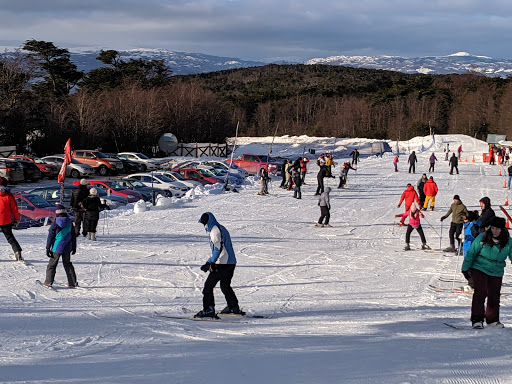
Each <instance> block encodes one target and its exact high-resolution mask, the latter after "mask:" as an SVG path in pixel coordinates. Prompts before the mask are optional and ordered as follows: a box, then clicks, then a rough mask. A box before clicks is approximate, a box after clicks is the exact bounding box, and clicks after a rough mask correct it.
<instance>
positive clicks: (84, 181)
mask: <svg viewBox="0 0 512 384" xmlns="http://www.w3.org/2000/svg"><path fill="white" fill-rule="evenodd" d="M87 184H89V182H88V181H87V180H85V179H82V180H80V185H87Z"/></svg>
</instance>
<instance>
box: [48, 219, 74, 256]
mask: <svg viewBox="0 0 512 384" xmlns="http://www.w3.org/2000/svg"><path fill="white" fill-rule="evenodd" d="M46 248H47V249H51V251H52V252H54V253H58V254H61V255H62V254H64V253H71V251H73V252H76V234H75V230H74V228H73V222H72V221H71V219H70V218H69V217H57V218H56V219H55V221H54V222H53V223H52V225H51V226H50V229H49V230H48V238H47V239H46Z"/></svg>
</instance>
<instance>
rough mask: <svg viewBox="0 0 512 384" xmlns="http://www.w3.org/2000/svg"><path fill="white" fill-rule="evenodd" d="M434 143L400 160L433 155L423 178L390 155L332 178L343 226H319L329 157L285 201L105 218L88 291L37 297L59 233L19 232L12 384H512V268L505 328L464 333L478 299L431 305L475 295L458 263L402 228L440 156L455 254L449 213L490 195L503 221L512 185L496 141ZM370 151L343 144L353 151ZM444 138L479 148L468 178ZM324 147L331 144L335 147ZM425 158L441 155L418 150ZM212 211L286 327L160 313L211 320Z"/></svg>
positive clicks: (259, 298)
mask: <svg viewBox="0 0 512 384" xmlns="http://www.w3.org/2000/svg"><path fill="white" fill-rule="evenodd" d="M436 138H438V140H439V142H438V144H436V145H431V143H430V141H429V140H430V138H428V137H427V138H419V139H416V140H411V141H409V142H401V143H400V147H401V149H402V150H404V149H406V148H409V149H410V150H416V152H417V153H419V163H418V166H417V172H416V174H409V173H407V171H406V162H407V155H404V154H402V155H401V156H400V163H399V170H400V172H398V173H395V172H393V165H392V160H393V156H392V155H391V154H387V153H386V154H384V155H383V157H382V158H380V157H365V156H362V157H361V161H360V163H359V165H358V171H357V172H354V171H350V172H349V176H348V183H347V185H348V188H346V189H338V188H337V185H338V178H335V179H326V186H331V187H332V188H333V190H332V192H331V204H332V210H331V224H333V225H335V226H336V227H335V228H312V225H313V224H314V223H315V222H316V221H317V219H318V217H319V215H320V209H319V207H318V206H317V201H318V199H317V197H316V196H313V194H314V192H315V190H316V183H315V179H316V171H317V167H316V166H315V165H314V161H312V162H311V163H310V167H309V168H310V171H309V173H308V175H307V177H306V181H307V182H308V184H307V185H305V186H304V187H303V188H302V192H303V198H302V200H295V199H293V198H292V195H293V191H285V190H282V189H280V188H278V185H279V182H280V180H275V182H274V183H273V185H272V187H271V189H270V193H271V196H257V195H256V193H257V189H258V187H259V184H258V182H257V181H255V180H254V179H253V178H252V177H250V178H249V179H248V181H247V182H246V184H245V186H244V188H242V189H241V190H240V193H238V194H235V193H231V194H230V193H227V194H209V195H208V194H198V195H197V196H196V198H194V199H191V200H186V199H182V200H181V201H179V202H178V203H176V204H175V205H173V207H172V208H170V209H166V210H151V211H148V212H143V213H139V214H134V213H133V212H132V211H129V210H124V211H123V210H120V211H112V212H110V213H109V217H108V222H107V219H104V220H100V223H99V226H98V239H99V240H98V241H97V242H95V243H93V242H88V241H87V240H85V239H84V238H82V237H80V238H79V239H78V252H77V254H76V255H74V256H73V263H74V265H75V269H76V271H77V276H78V281H79V283H80V285H81V287H80V288H78V289H68V288H67V287H65V285H66V279H65V274H64V271H63V268H62V265H59V266H58V268H57V275H56V282H55V286H56V291H52V290H49V289H46V288H44V287H41V286H39V285H37V284H36V283H35V280H36V279H39V280H44V274H45V270H46V264H47V258H46V256H45V251H44V246H45V242H46V234H47V227H46V228H33V229H28V230H24V231H16V232H15V235H16V237H17V238H18V240H19V242H20V243H21V244H22V247H23V249H24V251H23V252H24V256H25V258H26V259H27V260H28V261H29V262H30V265H28V266H24V265H22V264H18V263H15V262H13V261H12V260H10V259H8V258H7V257H4V259H3V260H0V276H1V279H0V288H1V289H0V297H1V299H2V300H1V303H2V304H1V306H0V327H1V329H2V333H1V335H0V351H1V352H0V382H1V383H2V384H4V383H5V384H11V383H12V384H14V383H16V384H18V383H35V384H42V383H52V384H59V383H66V384H67V383H70V382H72V383H86V384H96V383H97V384H100V383H101V384H104V383H128V384H131V383H140V382H144V383H155V384H156V383H158V384H160V383H183V384H189V383H205V382H207V383H209V384H216V383H219V384H220V383H222V384H224V383H226V382H227V381H233V380H232V379H233V377H235V378H236V381H237V382H238V381H240V382H244V383H245V384H253V383H254V384H261V383H263V382H264V383H276V384H277V383H315V384H317V383H318V384H323V383H329V384H330V383H379V384H380V383H382V384H387V383H389V384H394V383H410V384H421V383H424V384H434V383H435V384H437V383H444V384H459V383H460V384H487V383H490V384H495V383H500V384H503V383H512V375H511V374H510V357H511V356H512V342H511V341H512V340H511V339H512V333H511V332H510V329H511V327H512V321H511V320H512V312H511V310H510V304H511V303H512V278H511V277H510V275H511V270H510V266H507V268H506V271H505V278H504V285H503V289H502V292H503V293H504V294H508V296H505V297H504V298H503V299H502V301H501V321H502V322H503V323H505V325H506V326H507V328H505V329H504V330H495V329H484V330H482V331H473V330H467V331H460V330H453V329H450V328H448V327H446V326H445V325H444V324H443V322H449V323H452V324H464V325H468V324H469V315H470V305H471V295H467V294H464V295H463V294H455V293H448V292H434V291H432V290H430V289H429V288H428V285H429V284H430V283H432V284H434V282H435V285H438V286H443V287H453V286H455V287H458V286H461V285H462V283H460V282H450V281H440V280H439V277H440V276H445V277H446V276H455V277H457V278H460V277H461V275H460V266H461V262H462V260H461V258H457V257H456V256H453V257H447V256H445V255H443V254H442V253H434V252H431V253H427V252H422V251H420V250H417V249H418V248H419V247H420V246H421V244H420V240H419V236H418V235H417V233H416V232H413V234H412V238H411V245H412V246H413V248H416V250H413V251H408V252H406V251H402V249H403V244H404V238H405V230H404V228H400V227H398V226H397V225H396V223H397V222H398V221H397V219H394V218H393V215H395V214H397V213H401V212H403V206H402V207H401V208H400V209H397V208H396V205H397V203H398V200H399V198H400V195H401V193H402V192H403V190H404V189H405V186H406V184H407V183H411V184H413V185H416V183H417V181H418V180H419V178H420V177H421V174H422V173H423V172H424V171H426V170H427V169H428V157H429V156H430V154H431V152H432V151H433V150H435V151H436V155H437V157H438V159H439V162H438V164H437V166H436V172H435V173H433V174H432V175H433V176H434V179H435V181H436V182H437V183H438V186H439V190H440V193H439V195H438V197H437V198H436V210H435V211H433V212H431V211H426V212H425V216H426V219H425V220H423V221H422V224H423V228H424V231H425V235H426V238H427V243H428V244H429V245H430V246H431V247H432V248H439V246H440V237H439V235H440V234H441V228H442V227H441V222H440V221H439V218H440V217H441V216H442V215H443V214H444V213H445V212H446V211H447V210H448V209H449V205H450V204H451V202H452V197H453V195H454V194H459V195H460V196H461V198H462V201H463V202H464V203H465V204H466V205H468V206H469V207H470V209H478V210H479V207H478V206H479V204H478V200H479V199H480V198H481V197H483V196H489V197H490V198H491V201H492V202H493V206H494V208H495V211H496V212H497V214H498V215H500V216H502V215H501V214H500V212H499V208H498V207H497V205H498V204H501V203H504V201H505V198H506V196H507V195H508V190H506V189H504V188H503V180H504V177H499V176H498V171H499V169H500V168H499V167H498V166H496V167H493V166H489V165H484V164H482V163H481V153H482V152H485V147H486V144H485V143H482V142H478V141H476V140H474V139H472V138H469V137H466V136H462V135H452V136H437V137H436ZM278 139H279V138H277V139H276V143H275V145H274V148H273V154H275V155H278V154H279V153H280V151H283V153H287V155H290V151H291V149H290V148H292V149H293V148H295V151H296V152H297V153H298V155H300V154H301V153H302V151H303V145H306V144H299V145H296V146H295V147H293V146H292V147H290V144H289V142H288V143H284V144H283V143H280V142H279V140H278ZM244 140H246V141H244ZM247 140H249V139H247V138H243V139H241V145H242V148H241V149H239V151H241V152H240V153H243V152H245V153H249V152H254V153H256V152H257V153H260V152H263V153H267V151H268V143H267V144H266V141H265V139H264V138H263V139H262V140H261V142H262V143H264V144H258V143H253V142H250V141H247ZM288 140H293V139H288ZM296 140H298V139H296ZM283 141H286V140H285V139H283ZM298 142H299V141H298ZM367 142H369V141H365V139H347V140H342V139H338V140H337V142H336V144H337V145H339V146H340V148H350V146H351V145H352V143H354V144H355V143H358V144H361V143H362V144H365V143H367ZM446 142H450V146H451V147H452V149H456V148H457V146H458V143H462V144H463V148H464V150H465V151H467V152H464V153H463V159H464V158H465V157H467V158H469V159H471V157H472V155H473V153H474V154H475V155H476V156H477V162H476V163H471V162H467V163H466V162H462V163H461V164H460V165H459V171H460V175H449V174H448V170H449V168H448V166H447V162H445V161H444V160H443V159H444V153H442V150H441V148H443V146H444V145H445V143H446ZM301 143H302V142H301ZM392 144H393V143H392ZM310 145H311V146H312V147H316V148H317V149H318V148H324V147H325V148H327V147H332V140H330V139H323V141H322V140H320V141H317V142H316V143H314V144H313V143H312V144H310ZM422 147H423V148H427V150H425V151H424V152H422V153H421V148H422ZM242 151H243V152H242ZM335 153H336V152H335ZM478 156H480V158H478ZM292 157H293V155H292ZM478 159H480V160H479V161H480V162H478ZM337 160H338V162H339V163H342V162H343V161H344V160H347V158H346V157H345V158H343V157H342V158H338V157H337ZM501 169H502V174H504V168H503V167H502V168H501ZM337 172H338V168H337V167H336V168H335V169H334V174H335V175H337ZM471 207H472V208H471ZM205 211H211V212H213V213H214V214H215V215H216V217H217V219H218V220H219V222H220V223H221V224H223V225H225V226H226V227H227V228H228V230H229V231H230V233H231V236H232V240H233V244H234V247H235V251H236V254H237V259H238V265H237V268H236V271H235V275H234V278H233V287H234V289H235V292H236V294H237V296H238V298H239V301H240V305H241V306H242V307H243V308H244V310H246V311H247V312H249V313H253V314H264V315H272V316H273V318H272V319H247V321H244V322H239V323H236V322H229V323H227V322H226V323H222V321H219V322H194V321H188V320H181V319H164V318H157V317H155V316H154V312H155V311H157V312H162V313H169V314H182V309H181V308H182V307H186V308H189V309H190V310H191V311H192V312H194V311H196V310H199V309H201V307H202V295H201V291H202V287H203V283H204V280H205V278H206V274H204V273H203V272H202V271H201V270H200V269H199V267H200V266H201V265H202V264H204V262H205V261H206V260H207V258H208V257H209V255H210V248H209V245H208V239H207V235H206V234H205V232H204V229H203V227H202V226H201V225H200V224H198V223H197V220H198V218H199V217H200V215H201V213H203V212H205ZM448 220H449V219H448ZM448 220H446V221H444V222H443V224H444V227H443V228H442V236H443V238H442V244H441V246H443V247H445V246H447V245H448V244H447V242H448V241H447V240H448V239H447V237H448V226H449V221H448ZM106 224H108V227H107V225H106ZM0 247H3V250H4V254H5V255H7V254H8V253H9V252H10V248H9V246H8V244H7V243H6V242H5V241H4V242H2V243H0ZM215 297H216V302H217V309H219V310H220V309H222V308H223V307H224V306H225V301H224V298H223V295H222V293H221V291H220V289H219V288H216V290H215ZM205 367H208V369H207V370H205Z"/></svg>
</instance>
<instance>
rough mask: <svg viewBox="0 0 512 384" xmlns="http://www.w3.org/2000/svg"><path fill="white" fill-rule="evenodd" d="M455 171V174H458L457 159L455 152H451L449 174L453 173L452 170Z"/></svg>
mask: <svg viewBox="0 0 512 384" xmlns="http://www.w3.org/2000/svg"><path fill="white" fill-rule="evenodd" d="M454 169H455V170H456V171H457V175H458V174H459V159H458V158H457V155H455V153H453V154H452V157H450V175H453V170H454Z"/></svg>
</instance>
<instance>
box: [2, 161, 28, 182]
mask: <svg viewBox="0 0 512 384" xmlns="http://www.w3.org/2000/svg"><path fill="white" fill-rule="evenodd" d="M0 176H1V177H5V178H6V179H7V181H8V182H9V183H11V184H17V183H19V182H20V181H23V180H24V179H25V177H24V176H23V167H22V165H21V164H20V163H19V162H18V161H17V160H11V159H2V158H0Z"/></svg>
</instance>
